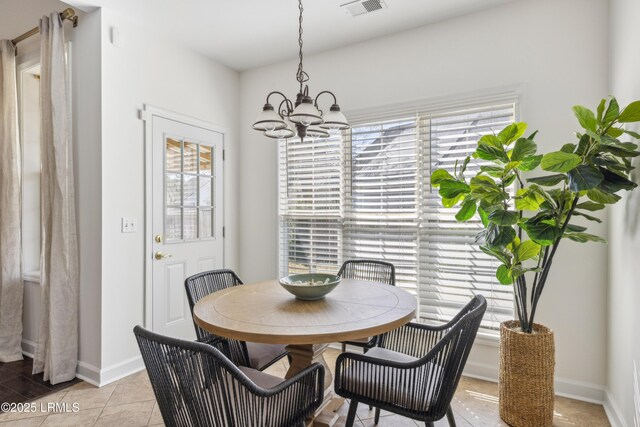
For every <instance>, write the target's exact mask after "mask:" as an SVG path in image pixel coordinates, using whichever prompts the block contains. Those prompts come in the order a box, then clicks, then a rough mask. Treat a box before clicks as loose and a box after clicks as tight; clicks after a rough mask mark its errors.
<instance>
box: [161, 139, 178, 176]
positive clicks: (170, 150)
mask: <svg viewBox="0 0 640 427" xmlns="http://www.w3.org/2000/svg"><path fill="white" fill-rule="evenodd" d="M165 153H166V154H165V157H166V158H165V164H166V166H165V170H166V171H167V172H169V171H171V172H181V171H182V142H180V141H178V140H176V139H173V138H167V145H166V151H165Z"/></svg>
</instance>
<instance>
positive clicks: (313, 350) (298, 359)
mask: <svg viewBox="0 0 640 427" xmlns="http://www.w3.org/2000/svg"><path fill="white" fill-rule="evenodd" d="M328 346H329V344H305V345H291V344H290V345H288V346H287V350H288V351H289V354H290V355H291V365H290V366H289V370H288V371H287V374H286V375H285V379H289V378H291V377H293V376H294V375H296V374H297V373H298V372H300V371H302V370H304V369H305V368H308V367H309V366H311V365H312V364H314V363H320V364H321V365H322V366H324V390H325V392H324V401H323V402H322V404H321V405H320V407H319V408H318V409H317V410H316V412H315V413H314V415H313V417H312V418H311V419H309V420H307V423H306V425H307V426H308V427H310V426H313V427H332V426H333V425H334V424H335V423H336V422H337V421H338V418H339V417H338V414H337V413H336V412H335V411H337V410H338V408H340V406H342V404H343V403H344V399H343V398H341V397H340V396H336V394H335V393H334V392H333V388H332V387H331V382H332V380H333V374H332V372H331V369H329V365H327V361H326V360H324V356H323V353H324V351H325V349H326V348H327V347H328Z"/></svg>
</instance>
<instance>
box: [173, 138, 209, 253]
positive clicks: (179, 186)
mask: <svg viewBox="0 0 640 427" xmlns="http://www.w3.org/2000/svg"><path fill="white" fill-rule="evenodd" d="M213 156H214V152H213V148H212V147H210V146H207V145H204V144H198V143H196V142H190V141H185V140H182V139H180V138H177V137H167V138H166V146H165V192H166V194H165V202H166V203H165V205H166V208H165V209H166V221H165V231H164V234H165V236H166V240H167V243H174V242H178V241H184V240H195V239H207V238H211V237H213V230H214V229H215V227H214V224H213V214H212V212H213V211H212V207H213V204H212V201H213V200H214V194H213V189H214V185H213V180H214V178H213V169H212V168H213V160H214V158H213Z"/></svg>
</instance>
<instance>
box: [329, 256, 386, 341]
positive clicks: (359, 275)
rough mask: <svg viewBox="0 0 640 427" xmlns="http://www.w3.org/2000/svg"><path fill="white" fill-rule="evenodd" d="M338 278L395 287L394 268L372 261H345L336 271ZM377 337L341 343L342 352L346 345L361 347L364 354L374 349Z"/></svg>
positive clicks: (382, 262)
mask: <svg viewBox="0 0 640 427" xmlns="http://www.w3.org/2000/svg"><path fill="white" fill-rule="evenodd" d="M338 276H340V277H343V278H345V279H358V280H367V281H369V282H377V283H384V284H386V285H391V286H395V285H396V268H395V266H394V265H393V264H391V263H389V262H385V261H376V260H372V259H352V260H348V261H345V262H344V263H343V264H342V267H340V271H338ZM377 341H378V337H365V338H362V339H356V340H353V341H345V342H342V343H341V344H342V352H343V353H344V352H345V351H346V349H347V344H348V345H352V346H356V347H361V348H363V349H364V351H365V352H366V351H367V350H369V349H370V348H373V347H375V345H376V343H377Z"/></svg>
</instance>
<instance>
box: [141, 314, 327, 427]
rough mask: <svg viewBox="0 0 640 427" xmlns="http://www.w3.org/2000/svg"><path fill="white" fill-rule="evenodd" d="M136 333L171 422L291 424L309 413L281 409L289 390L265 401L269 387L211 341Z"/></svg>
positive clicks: (171, 426)
mask: <svg viewBox="0 0 640 427" xmlns="http://www.w3.org/2000/svg"><path fill="white" fill-rule="evenodd" d="M133 332H134V334H135V336H136V340H137V341H138V346H139V347H140V352H141V353H142V359H143V360H144V364H145V366H146V368H147V373H148V374H149V379H150V381H151V386H152V387H153V392H154V393H155V396H156V400H157V402H158V407H159V408H160V412H161V413H162V418H163V420H164V423H165V425H166V426H168V427H174V426H176V427H183V426H184V427H187V426H189V427H194V426H211V427H218V426H219V427H228V426H231V427H243V426H256V427H258V426H260V427H271V426H287V425H291V424H293V423H294V422H295V421H296V417H298V418H304V416H305V414H304V413H303V414H302V415H301V416H300V412H301V410H298V411H297V412H296V411H293V410H291V411H283V410H281V409H279V408H282V407H287V405H288V406H291V402H290V399H291V396H290V395H289V394H287V393H281V394H282V396H280V395H273V396H271V397H268V400H265V398H264V397H265V396H267V395H268V394H269V392H268V391H267V390H264V389H261V388H260V387H258V386H257V385H256V384H255V383H254V382H253V381H251V380H250V379H249V378H247V377H246V376H245V375H244V373H242V372H241V371H240V370H239V369H238V368H237V367H236V366H234V365H233V364H232V363H231V362H230V361H229V360H228V359H227V358H226V357H225V356H224V355H223V354H222V353H221V352H219V351H218V350H217V349H215V348H214V347H212V346H210V345H207V344H203V343H199V342H191V341H184V340H180V339H176V338H170V337H165V336H162V335H158V334H156V333H153V332H151V331H148V330H146V329H144V328H142V327H140V326H136V327H135V328H134V330H133ZM277 387H278V386H276V388H277ZM320 396H321V395H320ZM265 404H267V405H268V407H265Z"/></svg>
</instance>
